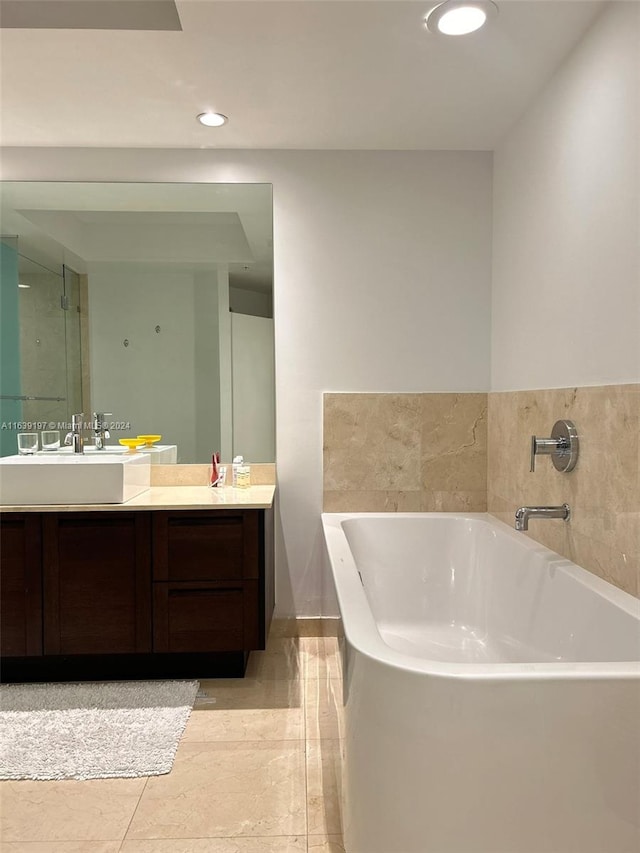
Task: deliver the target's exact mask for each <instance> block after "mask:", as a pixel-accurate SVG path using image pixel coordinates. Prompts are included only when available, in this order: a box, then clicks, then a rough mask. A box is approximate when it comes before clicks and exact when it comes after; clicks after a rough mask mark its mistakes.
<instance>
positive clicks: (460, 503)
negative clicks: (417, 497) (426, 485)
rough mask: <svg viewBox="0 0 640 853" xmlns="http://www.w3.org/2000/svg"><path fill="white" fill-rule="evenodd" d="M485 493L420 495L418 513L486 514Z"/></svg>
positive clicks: (427, 492) (462, 491) (431, 493)
mask: <svg viewBox="0 0 640 853" xmlns="http://www.w3.org/2000/svg"><path fill="white" fill-rule="evenodd" d="M486 511H487V493H486V491H480V492H468V491H464V490H460V491H458V492H430V491H426V490H425V491H424V492H422V494H421V502H420V512H486Z"/></svg>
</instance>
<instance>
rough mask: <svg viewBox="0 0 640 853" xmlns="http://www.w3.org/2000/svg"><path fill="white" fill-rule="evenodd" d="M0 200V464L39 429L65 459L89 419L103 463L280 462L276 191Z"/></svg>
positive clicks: (181, 188) (205, 189)
mask: <svg viewBox="0 0 640 853" xmlns="http://www.w3.org/2000/svg"><path fill="white" fill-rule="evenodd" d="M1 189H2V198H1V209H0V217H1V220H0V224H1V230H2V240H1V244H0V252H1V255H0V259H1V262H2V267H1V276H0V282H1V292H0V322H1V339H2V344H1V345H2V352H1V362H0V367H1V371H0V420H1V421H2V424H1V426H2V429H1V430H0V454H1V455H3V456H6V455H10V454H14V453H16V452H17V436H18V434H19V433H21V432H38V433H40V432H41V431H44V430H47V431H51V430H59V431H60V434H61V444H62V447H61V448H60V450H59V451H55V452H72V449H71V448H64V438H65V434H66V432H65V430H66V429H67V428H69V425H70V422H71V418H72V415H73V414H77V413H79V412H83V413H84V423H85V442H86V445H87V447H88V448H89V449H90V452H91V451H94V452H95V446H96V445H99V444H100V441H101V440H100V438H99V436H98V431H97V430H95V429H94V428H95V426H96V419H95V418H94V417H93V414H94V413H97V414H98V415H104V418H103V419H102V421H103V422H104V425H105V426H106V428H107V430H108V432H109V437H108V438H107V439H106V442H105V444H106V450H107V452H126V447H124V446H123V445H121V444H120V440H121V439H122V440H124V439H132V438H133V439H135V438H136V437H137V436H140V435H146V436H152V437H153V438H154V439H155V441H154V442H153V445H152V446H153V451H150V452H152V461H160V462H175V461H177V462H183V463H185V462H200V463H205V462H210V461H211V454H212V453H213V452H214V451H221V454H222V458H223V459H224V460H230V459H231V458H232V457H233V456H235V455H239V454H241V455H243V456H244V458H245V460H246V461H247V462H272V461H274V460H275V387H274V386H275V383H274V347H273V236H272V232H273V226H272V192H271V185H269V184H148V183H144V184H131V183H67V182H64V183H60V182H56V183H52V182H19V181H18V182H14V181H12V182H4V183H3V184H2V187H1ZM158 436H160V438H157V437H158ZM148 447H149V444H148V445H147V448H145V449H148ZM39 452H51V451H44V450H43V449H42V444H40V447H39Z"/></svg>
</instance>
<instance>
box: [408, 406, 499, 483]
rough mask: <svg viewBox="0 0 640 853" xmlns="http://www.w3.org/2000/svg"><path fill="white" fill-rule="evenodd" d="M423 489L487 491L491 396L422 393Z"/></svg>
mask: <svg viewBox="0 0 640 853" xmlns="http://www.w3.org/2000/svg"><path fill="white" fill-rule="evenodd" d="M421 401H422V435H421V450H422V452H421V461H422V488H423V490H428V491H431V492H454V491H465V492H469V491H475V492H478V491H486V488H487V395H486V394H422V395H421Z"/></svg>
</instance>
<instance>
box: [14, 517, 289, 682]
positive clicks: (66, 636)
mask: <svg viewBox="0 0 640 853" xmlns="http://www.w3.org/2000/svg"><path fill="white" fill-rule="evenodd" d="M0 524H1V533H0V535H1V541H0V562H1V577H0V600H1V605H2V623H1V630H2V634H1V642H2V645H1V653H2V657H3V673H2V675H3V678H4V679H5V680H21V679H22V678H24V680H34V679H38V678H39V677H40V676H42V677H56V678H60V679H64V678H68V679H69V680H72V679H73V678H84V677H95V678H98V677H105V676H104V672H105V671H106V673H107V677H115V678H117V677H138V676H140V677H145V676H150V677H162V676H163V675H165V676H167V677H173V676H174V675H180V676H182V675H190V676H191V675H195V676H197V675H200V676H203V677H204V676H215V675H241V674H243V672H244V667H245V665H246V661H247V658H248V654H249V651H251V650H252V649H260V648H264V647H265V643H266V635H267V632H268V629H269V623H270V620H271V614H272V612H273V608H274V596H273V556H272V511H271V510H267V509H264V510H263V509H246V510H234V509H224V510H174V511H160V510H157V511H155V510H154V511H151V512H149V511H132V512H126V511H123V510H114V511H106V512H55V511H54V512H42V513H38V512H34V513H1V514H0ZM103 665H106V666H107V669H106V670H104V669H103ZM85 671H86V672H87V673H88V674H87V675H85V674H84V673H85Z"/></svg>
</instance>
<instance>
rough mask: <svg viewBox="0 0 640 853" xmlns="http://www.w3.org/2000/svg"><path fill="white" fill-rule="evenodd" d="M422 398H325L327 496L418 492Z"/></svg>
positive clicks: (369, 395)
mask: <svg viewBox="0 0 640 853" xmlns="http://www.w3.org/2000/svg"><path fill="white" fill-rule="evenodd" d="M420 419H421V405H420V395H419V394H325V396H324V488H325V491H330V492H331V491H332V492H338V491H359V492H371V491H380V490H383V491H396V492H398V491H411V490H414V491H415V490H418V489H419V488H420Z"/></svg>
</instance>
